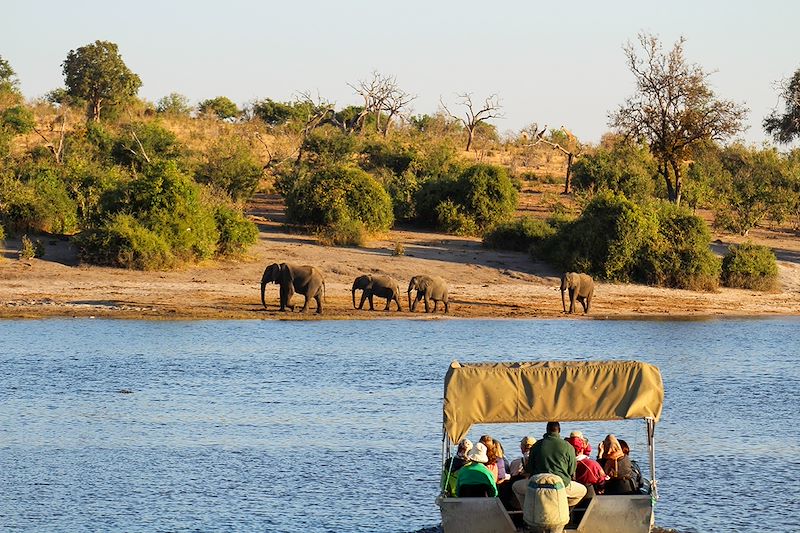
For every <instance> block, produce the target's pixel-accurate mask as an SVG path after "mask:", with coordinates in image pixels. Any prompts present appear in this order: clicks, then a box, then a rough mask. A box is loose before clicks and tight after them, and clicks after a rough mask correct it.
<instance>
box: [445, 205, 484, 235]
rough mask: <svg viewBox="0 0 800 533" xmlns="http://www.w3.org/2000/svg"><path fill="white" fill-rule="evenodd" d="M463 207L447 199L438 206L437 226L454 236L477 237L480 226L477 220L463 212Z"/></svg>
mask: <svg viewBox="0 0 800 533" xmlns="http://www.w3.org/2000/svg"><path fill="white" fill-rule="evenodd" d="M461 209H462V208H461V206H459V205H457V204H456V203H455V202H453V201H452V200H450V199H447V200H445V201H443V202H441V203H439V205H437V206H436V225H437V227H439V228H441V229H442V230H444V231H446V232H447V233H452V234H454V235H475V234H477V233H478V225H477V224H476V223H475V220H474V219H473V218H472V217H470V216H468V215H466V214H464V213H463V212H462V211H461Z"/></svg>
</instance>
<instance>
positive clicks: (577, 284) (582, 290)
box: [561, 272, 594, 314]
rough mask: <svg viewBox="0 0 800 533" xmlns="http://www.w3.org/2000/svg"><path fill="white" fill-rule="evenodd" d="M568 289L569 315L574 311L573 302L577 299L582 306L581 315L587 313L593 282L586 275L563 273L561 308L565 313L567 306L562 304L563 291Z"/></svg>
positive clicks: (592, 293) (592, 291)
mask: <svg viewBox="0 0 800 533" xmlns="http://www.w3.org/2000/svg"><path fill="white" fill-rule="evenodd" d="M568 289H569V312H570V314H571V313H572V312H573V311H574V310H575V300H576V299H577V300H578V301H579V302H580V303H581V305H583V313H584V314H587V313H588V312H589V307H590V306H591V305H592V296H593V295H594V280H592V277H591V276H590V275H588V274H579V273H577V272H565V273H564V275H563V276H561V306H562V307H563V308H564V312H565V313H566V312H567V304H566V302H564V291H566V290H568Z"/></svg>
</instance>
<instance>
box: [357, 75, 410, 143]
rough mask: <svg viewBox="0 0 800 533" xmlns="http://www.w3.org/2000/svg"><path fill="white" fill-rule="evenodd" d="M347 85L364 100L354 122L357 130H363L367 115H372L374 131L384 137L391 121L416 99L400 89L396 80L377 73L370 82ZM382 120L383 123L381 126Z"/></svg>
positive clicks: (361, 81) (387, 132) (362, 81)
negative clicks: (383, 120)
mask: <svg viewBox="0 0 800 533" xmlns="http://www.w3.org/2000/svg"><path fill="white" fill-rule="evenodd" d="M348 85H350V87H352V88H353V90H354V91H355V92H356V93H357V94H358V95H359V96H361V98H363V99H364V106H363V107H362V108H361V112H360V113H359V115H358V118H357V120H356V124H357V125H358V128H359V129H363V127H364V120H365V119H366V117H367V116H368V115H372V116H374V118H375V131H379V132H381V133H383V136H384V137H386V136H387V135H389V128H391V126H392V119H393V118H394V117H395V116H397V115H398V114H399V113H400V111H401V110H402V109H403V108H404V107H406V106H407V105H408V104H410V103H411V102H412V101H413V100H414V99H415V98H416V96H414V95H412V94H409V93H407V92H405V91H403V90H402V89H400V87H399V86H398V85H397V78H395V77H394V76H385V75H383V74H380V73H378V72H373V73H372V79H370V80H359V82H358V84H357V85H353V84H348ZM384 114H385V116H384ZM383 118H385V122H384V123H383V125H381V120H382V119H383Z"/></svg>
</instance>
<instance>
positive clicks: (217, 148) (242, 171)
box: [195, 136, 262, 201]
mask: <svg viewBox="0 0 800 533" xmlns="http://www.w3.org/2000/svg"><path fill="white" fill-rule="evenodd" d="M261 175H262V165H261V164H260V163H259V162H258V159H257V158H256V156H255V154H253V151H252V150H251V149H250V146H248V145H247V143H246V142H244V140H242V139H240V138H238V137H234V136H229V137H223V138H221V139H219V140H217V142H215V143H214V144H213V145H212V146H211V147H210V148H209V150H208V152H207V153H206V154H205V161H204V162H203V163H202V164H201V165H200V167H199V168H198V169H197V172H196V174H195V179H196V180H197V181H198V182H200V183H209V184H212V185H214V186H216V187H219V188H220V189H223V190H224V191H226V192H227V193H228V194H229V195H230V196H231V198H233V199H234V200H235V201H239V200H245V201H246V200H249V199H250V198H252V196H253V194H254V193H255V192H256V187H258V182H259V181H260V180H261Z"/></svg>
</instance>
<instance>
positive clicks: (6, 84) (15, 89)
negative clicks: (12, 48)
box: [0, 56, 19, 95]
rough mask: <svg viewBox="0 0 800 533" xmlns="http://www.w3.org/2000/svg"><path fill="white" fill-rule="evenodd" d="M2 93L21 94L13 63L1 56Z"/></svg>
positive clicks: (0, 81) (0, 90) (0, 77)
mask: <svg viewBox="0 0 800 533" xmlns="http://www.w3.org/2000/svg"><path fill="white" fill-rule="evenodd" d="M0 93H13V94H15V95H16V94H19V80H17V73H16V72H14V69H13V68H11V63H9V62H8V61H6V60H5V59H3V56H0Z"/></svg>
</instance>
